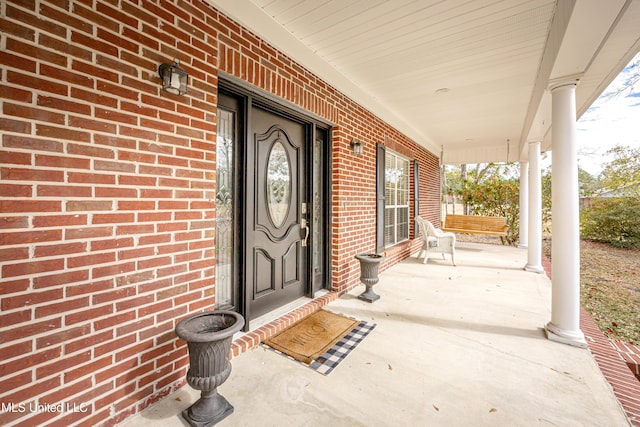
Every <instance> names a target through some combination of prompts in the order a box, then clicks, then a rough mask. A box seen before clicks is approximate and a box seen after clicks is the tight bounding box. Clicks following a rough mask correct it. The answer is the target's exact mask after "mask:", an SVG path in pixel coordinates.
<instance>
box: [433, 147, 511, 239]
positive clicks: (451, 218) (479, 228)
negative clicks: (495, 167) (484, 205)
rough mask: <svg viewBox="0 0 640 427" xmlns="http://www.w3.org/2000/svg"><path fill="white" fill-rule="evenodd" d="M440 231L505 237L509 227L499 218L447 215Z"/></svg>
mask: <svg viewBox="0 0 640 427" xmlns="http://www.w3.org/2000/svg"><path fill="white" fill-rule="evenodd" d="M443 154H444V153H443ZM508 162H509V140H508V139H507V163H508ZM505 191H508V188H506V189H505ZM442 231H446V232H450V233H466V234H486V235H489V236H497V237H506V236H507V232H508V231H509V226H508V225H507V219H506V218H504V217H501V216H479V215H454V214H447V215H446V216H445V219H444V227H442Z"/></svg>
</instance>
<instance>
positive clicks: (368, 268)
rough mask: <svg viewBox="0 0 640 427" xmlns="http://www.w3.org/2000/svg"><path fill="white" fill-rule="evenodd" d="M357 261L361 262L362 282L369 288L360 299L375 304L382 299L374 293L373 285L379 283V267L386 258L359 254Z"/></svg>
mask: <svg viewBox="0 0 640 427" xmlns="http://www.w3.org/2000/svg"><path fill="white" fill-rule="evenodd" d="M356 259H357V260H358V261H360V281H361V282H362V283H363V284H364V285H365V286H366V287H367V288H366V289H365V291H364V292H363V293H361V294H360V295H359V296H358V299H361V300H363V301H367V302H374V301H377V300H379V299H380V295H378V294H376V293H375V292H373V289H372V287H373V285H375V284H376V283H378V281H379V280H380V279H379V278H378V267H379V266H380V263H381V262H382V261H384V257H383V256H382V255H378V254H358V255H356Z"/></svg>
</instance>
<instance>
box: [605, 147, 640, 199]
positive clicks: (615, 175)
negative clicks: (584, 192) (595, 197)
mask: <svg viewBox="0 0 640 427" xmlns="http://www.w3.org/2000/svg"><path fill="white" fill-rule="evenodd" d="M607 154H608V155H610V156H612V157H613V160H612V161H611V162H609V163H607V164H606V165H605V166H604V169H603V170H602V174H601V180H602V185H603V187H604V188H605V189H606V190H607V191H608V192H610V193H612V194H613V195H615V196H626V197H636V198H637V197H640V148H632V147H627V146H623V145H616V146H615V147H613V148H612V149H610V150H609V151H607Z"/></svg>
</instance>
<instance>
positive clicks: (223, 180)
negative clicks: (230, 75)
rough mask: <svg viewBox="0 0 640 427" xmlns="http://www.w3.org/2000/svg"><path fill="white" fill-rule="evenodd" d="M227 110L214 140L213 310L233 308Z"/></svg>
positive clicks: (230, 128) (220, 114)
mask: <svg viewBox="0 0 640 427" xmlns="http://www.w3.org/2000/svg"><path fill="white" fill-rule="evenodd" d="M234 127H235V124H234V115H233V113H232V112H231V111H226V110H223V109H219V110H218V138H217V141H216V186H217V190H216V307H217V308H226V307H230V306H232V305H233V246H234V241H233V237H234V220H233V218H234V214H233V205H234V202H233V196H234V188H233V176H234V170H233V162H234V160H233V145H234V144H233V137H234V135H233V129H234Z"/></svg>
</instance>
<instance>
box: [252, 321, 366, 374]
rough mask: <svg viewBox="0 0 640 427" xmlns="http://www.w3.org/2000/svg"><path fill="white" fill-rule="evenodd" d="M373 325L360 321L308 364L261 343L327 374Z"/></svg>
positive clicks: (272, 349) (359, 341) (363, 337)
mask: <svg viewBox="0 0 640 427" xmlns="http://www.w3.org/2000/svg"><path fill="white" fill-rule="evenodd" d="M375 327H376V325H375V324H372V325H371V324H368V323H367V322H365V321H361V322H360V324H358V326H356V327H355V328H353V330H352V331H351V332H349V333H348V334H347V335H346V336H345V337H344V338H342V339H341V340H340V341H338V342H337V343H335V344H334V345H333V347H331V348H330V349H329V350H327V351H326V352H325V353H324V354H322V355H320V356H318V357H317V358H316V359H315V360H313V361H312V362H311V363H310V364H308V365H307V364H306V363H303V362H300V361H298V360H296V359H294V358H293V357H291V356H288V355H286V354H284V353H282V352H281V351H278V350H276V349H274V348H271V347H269V346H268V345H266V344H262V345H263V346H264V347H266V348H268V349H270V350H271V351H274V352H276V353H278V354H281V355H283V356H285V357H287V358H288V359H291V360H293V361H294V362H296V363H300V364H301V365H303V366H306V367H309V368H311V369H313V370H314V371H316V372H319V373H321V374H322V375H329V374H330V373H331V371H333V370H334V369H335V368H336V366H338V365H339V364H340V362H342V361H343V360H344V359H345V357H347V355H348V354H349V353H351V351H352V350H353V349H354V348H356V347H357V346H358V344H360V343H361V342H362V340H364V339H365V337H366V336H367V335H369V333H370V332H371V331H373V329H374V328H375Z"/></svg>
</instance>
